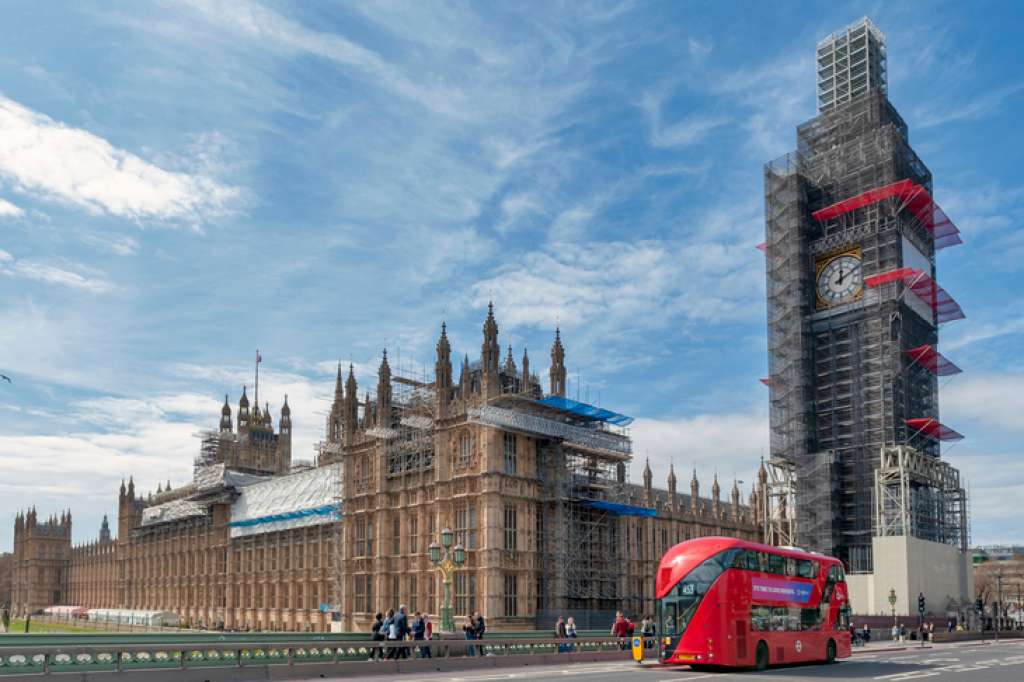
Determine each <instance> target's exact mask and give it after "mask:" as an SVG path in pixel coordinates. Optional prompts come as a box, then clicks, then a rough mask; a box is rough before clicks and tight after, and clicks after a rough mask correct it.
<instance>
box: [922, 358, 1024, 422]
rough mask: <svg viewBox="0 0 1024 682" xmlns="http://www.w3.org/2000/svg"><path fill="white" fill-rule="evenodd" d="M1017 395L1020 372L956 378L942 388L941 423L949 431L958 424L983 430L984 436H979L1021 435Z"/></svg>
mask: <svg viewBox="0 0 1024 682" xmlns="http://www.w3.org/2000/svg"><path fill="white" fill-rule="evenodd" d="M1021 396H1024V373H1013V374H1010V373H1007V374H978V375H967V374H965V375H960V376H957V377H955V378H954V379H953V380H952V381H950V382H949V383H948V384H947V385H945V386H944V387H943V389H942V418H943V422H946V423H948V424H949V425H950V426H951V427H953V428H957V425H958V423H962V422H970V423H974V424H977V425H980V426H982V427H985V429H986V431H987V432H988V434H978V435H980V436H984V435H989V434H992V433H996V434H999V433H1007V432H1010V433H1015V434H1024V420H1022V419H1021V418H1020V412H1021V410H1020V405H1021ZM966 435H968V436H969V435H970V434H966Z"/></svg>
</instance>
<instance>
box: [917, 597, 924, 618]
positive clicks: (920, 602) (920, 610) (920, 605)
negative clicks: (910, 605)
mask: <svg viewBox="0 0 1024 682" xmlns="http://www.w3.org/2000/svg"><path fill="white" fill-rule="evenodd" d="M917 612H918V613H924V593H923V592H922V593H920V594H918V595H917Z"/></svg>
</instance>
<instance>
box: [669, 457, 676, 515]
mask: <svg viewBox="0 0 1024 682" xmlns="http://www.w3.org/2000/svg"><path fill="white" fill-rule="evenodd" d="M668 503H669V506H671V507H672V508H673V509H675V508H676V466H675V464H674V463H670V464H669V465H668Z"/></svg>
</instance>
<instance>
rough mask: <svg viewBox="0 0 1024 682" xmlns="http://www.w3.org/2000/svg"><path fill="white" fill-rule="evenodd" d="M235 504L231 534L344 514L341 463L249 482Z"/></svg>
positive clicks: (275, 528)
mask: <svg viewBox="0 0 1024 682" xmlns="http://www.w3.org/2000/svg"><path fill="white" fill-rule="evenodd" d="M241 493H242V494H241V496H240V497H239V498H238V499H237V500H235V502H234V503H233V504H232V505H231V522H230V523H229V524H228V526H229V527H230V532H231V537H233V538H236V537H242V536H246V535H259V534H261V533H271V532H274V531H279V530H288V529H291V528H303V527H305V526H318V525H322V524H325V523H332V522H334V521H337V520H338V519H339V518H340V516H341V501H340V495H341V465H340V464H332V465H330V466H324V467H317V468H315V469H310V470H309V471H302V472H299V473H297V474H290V475H288V476H280V477H278V478H272V479H270V480H267V481H263V482H262V483H255V484H253V485H249V486H246V487H244V488H242V490H241Z"/></svg>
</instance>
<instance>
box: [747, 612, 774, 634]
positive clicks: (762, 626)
mask: <svg viewBox="0 0 1024 682" xmlns="http://www.w3.org/2000/svg"><path fill="white" fill-rule="evenodd" d="M771 621H772V610H771V607H768V606H751V607H750V629H751V630H753V631H755V632H767V631H768V630H770V629H771Z"/></svg>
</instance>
